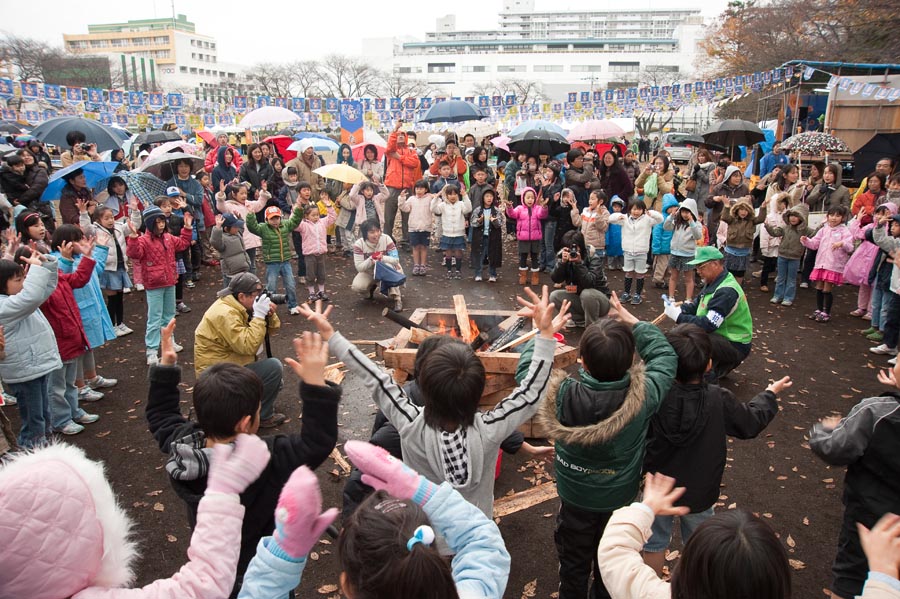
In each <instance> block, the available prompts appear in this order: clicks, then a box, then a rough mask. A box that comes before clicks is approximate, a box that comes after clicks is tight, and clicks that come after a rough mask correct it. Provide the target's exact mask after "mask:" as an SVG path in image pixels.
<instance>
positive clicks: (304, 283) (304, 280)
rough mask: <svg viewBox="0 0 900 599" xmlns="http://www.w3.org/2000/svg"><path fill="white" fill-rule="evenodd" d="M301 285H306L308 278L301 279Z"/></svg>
mask: <svg viewBox="0 0 900 599" xmlns="http://www.w3.org/2000/svg"><path fill="white" fill-rule="evenodd" d="M300 284H301V285H306V276H302V277H300Z"/></svg>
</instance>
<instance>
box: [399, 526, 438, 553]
mask: <svg viewBox="0 0 900 599" xmlns="http://www.w3.org/2000/svg"><path fill="white" fill-rule="evenodd" d="M416 543H422V544H423V545H426V546H429V545H431V544H432V543H434V529H433V528H431V527H430V526H428V525H427V524H423V525H422V526H420V527H418V528H416V531H415V532H414V533H413V536H412V537H410V539H409V540H408V541H407V542H406V550H407V551H412V549H413V547H415V545H416Z"/></svg>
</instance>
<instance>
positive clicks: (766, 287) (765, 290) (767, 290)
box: [759, 285, 769, 293]
mask: <svg viewBox="0 0 900 599" xmlns="http://www.w3.org/2000/svg"><path fill="white" fill-rule="evenodd" d="M759 290H760V291H762V292H763V293H769V286H768V285H760V286H759Z"/></svg>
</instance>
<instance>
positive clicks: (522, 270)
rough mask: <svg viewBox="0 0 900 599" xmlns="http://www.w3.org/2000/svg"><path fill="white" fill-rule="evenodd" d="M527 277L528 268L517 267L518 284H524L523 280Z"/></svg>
mask: <svg viewBox="0 0 900 599" xmlns="http://www.w3.org/2000/svg"><path fill="white" fill-rule="evenodd" d="M527 278H528V269H527V268H520V269H519V285H524V284H525V280H526V279H527Z"/></svg>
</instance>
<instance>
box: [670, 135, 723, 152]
mask: <svg viewBox="0 0 900 599" xmlns="http://www.w3.org/2000/svg"><path fill="white" fill-rule="evenodd" d="M679 141H680V142H683V143H685V144H687V145H689V146H696V147H698V148H706V149H708V150H714V151H716V152H725V151H726V150H728V148H726V147H725V146H720V145H718V144H711V143H709V142H708V141H706V140H705V139H703V138H702V137H700V136H699V135H697V134H691V135H685V136H683V137H681V138H679Z"/></svg>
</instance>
